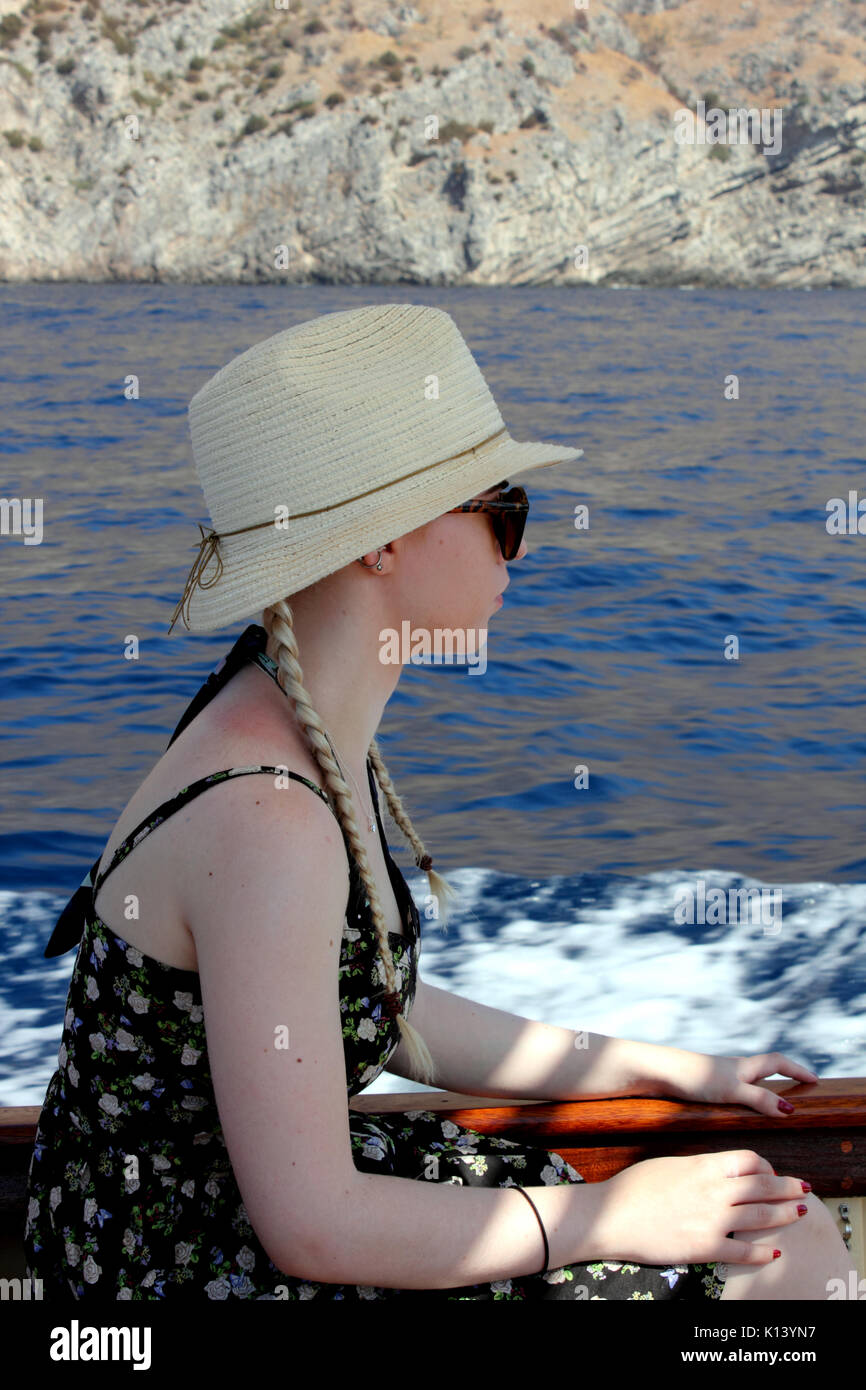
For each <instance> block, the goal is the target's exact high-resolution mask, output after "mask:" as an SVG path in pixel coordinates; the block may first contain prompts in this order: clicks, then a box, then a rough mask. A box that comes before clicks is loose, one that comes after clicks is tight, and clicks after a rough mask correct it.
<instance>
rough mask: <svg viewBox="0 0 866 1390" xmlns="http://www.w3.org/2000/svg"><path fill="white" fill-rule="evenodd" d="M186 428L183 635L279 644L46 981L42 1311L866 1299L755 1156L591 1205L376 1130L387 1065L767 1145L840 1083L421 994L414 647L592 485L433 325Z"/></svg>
mask: <svg viewBox="0 0 866 1390" xmlns="http://www.w3.org/2000/svg"><path fill="white" fill-rule="evenodd" d="M190 427H191V434H192V444H193V453H194V457H195V462H196V468H197V470H198V474H199V478H200V480H201V482H202V486H203V489H204V493H205V498H206V501H207V503H208V508H209V511H210V514H211V518H212V521H213V524H214V527H215V528H216V529H215V530H212V531H211V532H210V533H209V534H207V535H205V533H204V531H203V532H202V543H201V549H200V553H199V556H198V558H197V559H196V561H195V563H194V565H193V567H192V571H191V573H190V577H189V580H188V582H187V588H186V592H185V594H184V597H183V599H182V600H181V602H180V603H179V605H178V608H177V610H176V612H175V621H176V619H177V618H178V616H180V615H181V614H182V615H183V619H184V623H185V625H186V626H187V627H188V628H189V630H191V631H198V632H207V631H212V630H213V629H215V628H218V627H221V626H225V625H227V624H229V623H233V622H236V621H239V620H240V619H242V618H244V617H250V616H252V615H260V616H261V623H260V624H259V623H252V624H249V625H248V626H247V628H246V631H245V632H244V633H243V635H242V637H241V638H239V639H238V641H237V642H236V643H235V646H234V647H233V648H232V650H231V652H230V653H229V655H228V657H227V659H226V660H225V662H224V663H223V664H222V665H221V667H220V668H218V670H217V671H216V672H214V673H213V674H212V675H211V676H210V677H209V679H208V681H207V682H206V684H205V686H204V687H203V688H202V690H201V691H200V692H199V694H198V695H197V696H196V698H195V699H194V700H193V702H192V704H191V705H190V707H189V708H188V709H187V711H186V713H185V714H184V716H183V718H182V719H181V721H180V724H179V725H178V727H177V729H176V730H175V734H174V736H173V738H172V740H171V742H170V744H169V747H168V749H167V751H166V753H165V754H164V755H163V756H162V758H161V759H160V760H159V762H158V763H157V764H156V765H155V767H154V768H153V769H152V771H151V772H150V773H149V775H148V776H147V777H146V778H145V780H144V782H143V783H142V785H141V787H140V788H139V789H138V791H136V793H135V794H134V796H133V797H132V799H131V801H130V802H129V804H128V805H127V806H126V808H125V809H124V811H123V813H122V814H121V816H120V819H119V820H118V822H117V824H116V826H115V828H114V831H113V832H112V835H111V837H110V839H109V841H108V844H107V846H106V849H105V852H104V853H103V855H102V856H101V859H100V861H99V863H98V864H97V865H94V869H93V870H92V871H91V875H90V877H89V878H88V879H87V880H86V881H85V883H84V884H83V885H82V888H81V889H80V890H79V892H78V893H77V894H76V895H75V897H74V898H73V900H72V902H71V903H70V904H69V907H68V908H67V909H66V911H65V912H64V914H63V915H62V917H61V919H60V921H59V922H58V926H57V928H56V929H55V935H54V937H53V938H52V942H51V943H49V947H48V950H47V951H46V954H57V953H58V952H60V951H62V950H65V949H68V948H69V947H71V946H72V945H75V944H78V956H77V960H76V965H75V970H74V973H73V976H72V981H71V984H70V990H69V999H68V1006H67V1011H66V1016H65V1020H64V1029H63V1039H62V1043H61V1047H60V1052H59V1056H58V1069H57V1071H56V1072H55V1073H54V1075H53V1077H52V1079H51V1082H50V1084H49V1088H48V1092H47V1094H46V1098H45V1103H44V1106H43V1109H42V1115H41V1120H40V1125H39V1131H38V1135H37V1140H36V1144H35V1147H34V1152H33V1158H32V1162H31V1167H30V1178H29V1197H30V1200H29V1210H28V1219H27V1229H26V1233H25V1240H26V1245H27V1252H28V1266H29V1267H28V1274H29V1275H30V1276H31V1277H34V1278H40V1279H42V1280H43V1283H44V1290H45V1297H46V1298H48V1299H52V1298H58V1299H59V1298H64V1297H65V1298H74V1299H89V1298H104V1299H110V1300H115V1299H157V1298H179V1297H184V1296H185V1297H187V1298H190V1299H193V1300H194V1299H196V1298H198V1299H225V1298H239V1299H279V1298H290V1299H304V1298H313V1297H316V1298H320V1299H323V1298H324V1299H343V1298H348V1299H367V1298H390V1297H394V1296H400V1297H406V1296H408V1295H410V1294H416V1295H419V1296H423V1297H427V1298H435V1297H439V1298H447V1299H496V1298H511V1299H531V1298H572V1299H583V1298H590V1299H607V1300H609V1299H635V1298H643V1299H648V1298H651V1299H674V1298H688V1299H704V1298H710V1299H712V1298H718V1297H723V1298H740V1299H763V1298H773V1299H787V1298H792V1299H796V1298H809V1299H820V1298H824V1297H826V1281H827V1280H828V1279H829V1278H832V1277H843V1278H845V1279H846V1280H847V1272H848V1269H849V1267H850V1261H849V1258H848V1255H847V1251H846V1249H845V1246H844V1244H843V1242H842V1239H841V1236H840V1235H839V1234H838V1232H837V1231H836V1228H835V1225H834V1223H833V1221H832V1218H831V1216H830V1214H829V1213H828V1211H827V1210H826V1208H825V1207H824V1205H823V1203H821V1202H820V1201H818V1200H817V1199H816V1198H815V1197H814V1196H813V1195H811V1194H809V1193H806V1192H804V1185H803V1184H802V1183H801V1182H800V1180H799V1179H798V1178H797V1177H795V1176H788V1175H779V1176H777V1175H775V1174H774V1173H773V1171H772V1169H771V1167H770V1164H769V1163H768V1162H767V1161H766V1160H765V1159H764V1158H762V1157H761V1156H760V1155H759V1154H758V1153H755V1152H752V1151H750V1150H742V1151H741V1150H738V1151H734V1152H727V1153H711V1154H702V1155H698V1156H696V1157H691V1158H664V1159H654V1160H651V1161H649V1162H645V1163H640V1164H637V1165H635V1166H633V1167H631V1168H629V1169H627V1170H626V1171H625V1172H622V1173H620V1174H618V1175H617V1176H616V1177H614V1178H611V1179H610V1180H608V1181H607V1182H603V1183H593V1184H590V1183H585V1182H584V1181H583V1179H582V1178H581V1176H580V1174H578V1173H577V1172H576V1171H575V1170H574V1169H573V1168H572V1167H570V1166H569V1164H567V1163H566V1162H564V1160H563V1159H562V1157H561V1156H560V1155H559V1154H557V1153H552V1152H548V1151H546V1150H542V1149H532V1148H529V1147H526V1146H520V1145H517V1144H515V1143H513V1142H508V1141H506V1140H501V1139H500V1140H497V1139H495V1138H485V1137H483V1136H482V1135H480V1134H478V1133H476V1132H474V1131H472V1130H469V1129H466V1128H463V1127H461V1126H459V1125H456V1124H454V1123H453V1122H452V1121H451V1120H449V1119H448V1118H443V1117H441V1116H439V1115H436V1114H434V1113H432V1112H430V1111H425V1110H424V1109H423V1108H419V1109H418V1110H417V1111H411V1112H409V1113H408V1114H406V1115H397V1116H389V1115H386V1114H381V1115H374V1116H372V1117H371V1116H369V1115H368V1116H362V1115H360V1114H357V1113H355V1112H351V1111H350V1110H349V1108H348V1104H347V1100H348V1097H350V1096H352V1095H356V1094H357V1093H358V1092H359V1091H361V1090H363V1088H364V1087H366V1086H367V1085H369V1083H370V1082H371V1081H372V1080H373V1079H374V1078H375V1077H376V1076H377V1075H379V1073H380V1072H381V1070H382V1069H383V1068H384V1067H387V1068H388V1069H389V1070H390V1071H392V1072H394V1073H396V1074H397V1075H398V1076H404V1077H408V1078H413V1079H416V1080H420V1081H422V1082H426V1083H432V1084H434V1085H437V1086H441V1087H444V1088H446V1089H454V1090H459V1091H462V1092H464V1093H466V1094H484V1095H488V1096H501V1097H509V1096H522V1097H526V1096H534V1097H538V1098H542V1099H547V1098H551V1099H572V1098H581V1097H590V1096H596V1097H598V1096H617V1095H670V1096H676V1097H691V1098H694V1099H697V1100H703V1101H723V1102H724V1101H729V1102H736V1103H739V1104H746V1105H750V1106H752V1107H753V1108H754V1109H756V1110H759V1111H761V1112H762V1113H766V1114H777V1113H778V1112H777V1111H776V1110H775V1107H776V1100H777V1098H776V1097H775V1096H774V1094H773V1093H772V1092H770V1091H768V1090H767V1089H766V1088H765V1087H761V1086H760V1085H757V1084H754V1083H756V1082H758V1081H759V1080H760V1079H761V1078H765V1077H767V1076H769V1075H772V1074H773V1073H774V1072H776V1071H780V1072H782V1073H783V1074H785V1075H789V1076H791V1077H793V1078H796V1079H798V1080H804V1081H805V1080H809V1079H813V1078H812V1074H811V1073H810V1072H808V1070H807V1069H806V1068H805V1067H803V1066H800V1065H799V1064H798V1063H796V1062H793V1061H790V1060H789V1059H788V1058H786V1057H784V1056H781V1055H780V1054H778V1053H772V1054H770V1055H766V1056H756V1057H748V1058H730V1057H709V1056H705V1055H703V1054H698V1053H690V1052H685V1051H681V1050H680V1049H677V1048H666V1047H656V1046H653V1045H648V1044H641V1043H637V1042H629V1041H622V1040H617V1039H613V1038H607V1037H603V1036H600V1035H597V1034H590V1035H589V1043H590V1046H589V1047H588V1048H585V1049H584V1048H582V1047H581V1048H578V1047H576V1046H575V1042H576V1034H575V1033H574V1032H572V1031H571V1030H569V1029H565V1028H557V1027H551V1026H549V1025H546V1024H544V1023H535V1022H531V1021H529V1020H526V1019H523V1018H519V1017H516V1016H514V1015H511V1014H507V1013H503V1012H501V1011H500V1010H497V1009H492V1008H488V1007H486V1006H484V1005H482V1004H477V1003H474V1002H472V1001H469V1000H466V999H462V998H459V997H457V996H454V995H452V994H449V993H448V992H446V991H443V990H440V989H434V988H432V987H430V986H428V985H426V984H425V983H424V981H423V980H422V979H421V977H420V974H419V971H418V962H419V953H420V946H421V932H420V918H419V914H418V911H417V909H416V908H415V905H414V903H413V901H412V898H411V895H410V893H409V891H408V888H407V885H406V881H405V879H404V878H403V875H402V874H401V873H400V871H399V869H398V867H397V865H396V864H395V863H394V861H393V859H392V858H391V856H390V853H389V851H388V847H387V844H386V843H385V837H384V832H383V828H382V821H381V818H380V810H379V790H381V792H382V793H383V795H384V797H385V799H386V801H387V804H388V807H389V810H390V812H391V815H392V817H393V819H394V821H395V823H396V824H397V825H398V826H399V828H400V829H401V831H402V832H403V833H404V835H405V836H406V839H407V841H408V842H409V844H410V845H411V846H412V849H413V851H414V853H415V857H416V862H417V863H418V865H419V867H421V868H424V869H426V871H427V872H428V875H429V881H430V887H431V893H432V895H433V899H434V901H435V902H436V903H438V906H439V918H440V922H441V921H444V920H445V916H446V907H447V902H446V900H447V897H448V892H449V890H448V886H447V884H445V882H444V881H443V880H442V879H441V878H440V877H439V875H438V874H437V873H435V871H434V870H433V868H432V860H431V858H430V856H429V854H428V853H427V851H426V848H425V846H424V844H423V843H422V841H421V839H420V837H419V835H418V833H417V831H416V830H415V828H414V827H413V825H412V822H411V820H410V818H409V814H408V812H407V810H406V807H405V805H404V804H403V802H402V801H401V800H400V797H399V796H398V794H397V791H396V789H395V787H394V785H393V783H392V781H391V778H390V777H389V775H388V772H387V769H386V768H385V765H384V763H383V761H382V757H381V753H380V751H379V749H378V747H377V744H376V739H375V735H376V730H377V728H378V726H379V723H380V721H381V719H382V714H383V711H384V709H385V706H386V705H387V702H388V699H389V697H390V695H391V694H392V692H393V690H394V688H395V687H396V684H397V681H398V680H399V677H400V673H401V669H402V658H400V659H395V658H394V657H393V654H392V655H390V656H389V655H388V653H389V652H391V651H392V649H391V648H389V647H388V644H387V637H388V634H389V633H396V634H398V635H399V634H401V632H402V631H403V624H404V623H405V622H407V621H408V624H409V628H410V630H411V631H412V632H413V633H415V632H418V631H419V630H420V631H421V632H425V633H428V634H433V633H435V632H436V630H437V629H442V628H450V629H456V630H463V631H464V632H465V633H466V634H467V635H468V634H481V635H482V636H481V640H483V635H484V634H486V628H487V624H488V623H489V622H490V621H491V620H492V619H493V616H494V614H495V613H496V611H497V609H498V607H499V605H500V595H501V593H502V591H503V590H504V588H505V587H506V586H507V584H508V582H509V576H508V570H507V566H508V564H509V563H510V562H513V561H515V560H517V559H520V558H521V557H522V556H523V555H524V554H525V545H524V543H523V541H522V531H523V525H524V522H525V518H526V512H527V510H528V502H527V499H526V495H525V493H524V492H523V490H522V489H520V488H513V489H511V490H510V491H509V492H507V493H504V494H503V489H504V488H505V487H506V483H507V479H506V481H503V482H500V483H495V482H492V481H491V480H494V479H497V478H501V477H502V475H506V474H507V475H508V477H511V476H512V475H513V474H514V473H516V472H526V471H527V470H530V469H533V468H537V467H541V466H544V465H548V464H552V463H556V462H560V461H563V460H565V459H574V458H577V457H579V456H580V454H581V452H582V451H581V450H575V449H567V448H564V447H560V446H554V445H544V444H536V443H517V442H515V441H514V440H512V439H511V438H510V437H509V435H508V433H507V431H506V429H505V427H504V426H503V424H502V417H501V415H500V414H499V411H498V409H497V407H496V404H495V401H494V400H493V397H492V395H491V394H490V392H489V390H488V388H487V385H486V383H485V381H484V378H483V377H482V375H481V372H480V371H479V369H478V367H477V365H476V363H475V361H474V359H473V358H472V356H471V354H470V352H469V349H468V348H467V346H466V344H465V342H464V340H463V338H462V337H461V335H460V333H459V331H458V330H457V328H456V325H455V324H454V323H453V321H452V319H451V318H450V317H449V315H448V314H446V313H443V312H442V311H441V310H438V309H432V308H427V307H424V306H418V305H412V304H389V305H384V306H375V307H366V308H362V309H358V310H353V311H348V312H345V313H337V314H329V315H325V316H324V317H322V318H318V319H313V320H311V321H309V322H306V323H302V324H300V325H299V326H297V327H295V328H292V329H289V330H287V331H286V332H283V333H278V334H276V335H275V336H274V337H272V338H269V339H267V340H265V341H264V342H262V343H259V344H256V345H255V346H254V347H252V348H250V349H249V350H248V351H247V352H245V353H242V354H241V355H240V356H239V357H236V358H235V359H233V360H232V361H231V362H229V363H228V365H227V366H225V367H224V368H223V369H222V370H221V371H220V372H218V373H217V374H216V376H214V377H213V378H211V380H210V381H209V382H207V383H206V384H205V386H204V387H203V388H202V389H201V390H200V391H199V392H198V394H197V395H196V396H195V397H194V398H193V400H192V402H191V404H190ZM467 499H468V500H467ZM289 598H290V599H291V603H290V602H289ZM173 625H174V622H173V623H172V626H173ZM470 642H471V638H470V637H468V636H467V644H468V645H469V643H470ZM205 792H209V793H210V794H209V795H204V793H205ZM168 820H170V826H169V828H168V830H166V829H163V828H162V827H163V823H164V822H166V821H168ZM79 938H80V940H79ZM419 1105H421V1106H422V1105H423V1097H421V1098H419ZM720 1261H724V1262H726V1265H727V1278H725V1273H726V1271H725V1268H724V1266H722V1265H720V1264H719V1262H720Z"/></svg>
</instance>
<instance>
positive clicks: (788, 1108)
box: [779, 1100, 794, 1115]
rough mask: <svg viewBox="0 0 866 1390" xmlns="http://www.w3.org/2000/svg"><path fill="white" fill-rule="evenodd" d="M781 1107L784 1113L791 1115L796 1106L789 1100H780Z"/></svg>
mask: <svg viewBox="0 0 866 1390" xmlns="http://www.w3.org/2000/svg"><path fill="white" fill-rule="evenodd" d="M779 1109H780V1110H781V1112H782V1114H783V1115H790V1114H791V1113H792V1111H793V1109H794V1107H793V1105H792V1104H791V1102H790V1101H789V1100H780V1101H779Z"/></svg>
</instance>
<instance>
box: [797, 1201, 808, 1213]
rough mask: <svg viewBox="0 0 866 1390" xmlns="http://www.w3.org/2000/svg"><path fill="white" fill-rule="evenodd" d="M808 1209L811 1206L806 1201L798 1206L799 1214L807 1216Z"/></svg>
mask: <svg viewBox="0 0 866 1390" xmlns="http://www.w3.org/2000/svg"><path fill="white" fill-rule="evenodd" d="M808 1210H809V1208H808V1207H807V1206H806V1203H805V1202H801V1203H800V1205H799V1206H798V1208H797V1214H798V1215H799V1216H805V1215H806V1212H807V1211H808Z"/></svg>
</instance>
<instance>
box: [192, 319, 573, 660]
mask: <svg viewBox="0 0 866 1390" xmlns="http://www.w3.org/2000/svg"><path fill="white" fill-rule="evenodd" d="M189 424H190V436H191V441H192V452H193V458H194V462H195V469H196V473H197V475H198V479H199V482H200V483H201V487H202V491H203V493H204V497H205V501H206V503H207V508H208V511H209V513H210V517H211V523H212V525H211V528H208V529H207V530H206V529H205V528H204V527H202V526H201V523H199V530H200V531H201V542H200V547H199V554H198V555H197V556H196V558H195V560H194V562H193V565H192V569H191V570H190V573H189V577H188V579H187V583H186V588H185V591H184V594H183V597H182V598H181V599H180V601H179V603H178V604H177V607H176V608H175V611H174V614H173V617H172V622H171V627H169V632H170V631H171V629H172V627H174V624H175V622H177V620H178V618H179V617H180V618H182V620H183V623H184V626H185V627H186V628H187V630H188V631H189V632H212V631H213V630H214V629H215V628H220V627H225V626H227V625H229V624H231V623H234V622H236V621H237V620H238V619H240V618H245V617H249V616H250V615H251V614H254V613H258V612H260V611H261V610H262V609H264V608H266V607H267V606H268V605H269V604H272V603H276V602H277V601H278V600H279V599H281V598H286V597H288V596H289V595H291V594H293V593H297V592H298V590H300V589H303V588H305V587H306V586H307V585H308V584H313V583H314V582H315V581H316V580H317V579H322V578H323V577H324V576H325V575H328V574H332V573H333V572H334V571H335V570H338V569H341V568H342V567H343V566H344V565H346V564H348V563H349V562H350V561H351V560H355V559H359V558H360V557H361V556H362V555H366V554H367V553H368V552H369V551H371V550H376V549H378V548H380V547H382V546H384V545H386V544H387V543H388V542H389V541H391V540H394V539H395V538H397V537H398V536H403V535H406V534H407V532H409V531H413V530H415V529H416V528H417V527H419V526H423V525H424V524H425V523H426V522H428V521H432V520H433V519H434V518H435V517H438V516H441V515H442V514H443V513H444V512H447V511H449V510H450V508H451V507H457V506H459V505H460V504H461V503H462V502H465V501H467V500H468V499H469V498H470V497H473V496H474V495H476V494H477V493H478V492H483V491H485V490H486V489H487V488H489V487H492V486H493V484H494V483H496V482H498V481H499V479H500V478H505V477H507V478H508V479H509V480H511V479H512V478H513V476H514V475H515V474H519V473H524V472H527V471H528V470H530V469H533V468H543V467H546V466H549V465H550V464H553V463H564V462H566V461H568V460H571V459H577V458H580V457H581V455H582V454H583V450H582V449H570V448H565V447H564V446H562V445H557V444H541V443H525V444H521V443H518V442H517V441H516V440H514V439H512V438H511V437H510V435H509V433H508V431H507V429H506V427H505V425H504V424H503V420H502V416H501V415H500V413H499V409H498V407H497V405H496V402H495V400H494V399H493V396H492V394H491V392H490V389H489V387H488V385H487V383H486V381H485V380H484V377H483V376H482V374H481V371H480V369H479V367H478V365H477V363H476V361H475V359H474V357H473V356H472V353H471V352H470V351H469V348H468V347H467V345H466V343H465V341H464V339H463V336H462V334H461V333H460V331H459V329H458V328H457V325H456V324H455V323H454V320H453V319H452V318H451V316H450V314H447V313H445V312H444V310H442V309H434V308H430V307H429V306H427V305H422V304H380V305H370V306H367V307H364V308H361V309H349V310H345V311H342V312H340V313H334V314H324V315H322V316H321V317H319V318H314V319H308V320H307V321H306V322H304V323H299V324H297V325H296V326H295V327H294V328H288V329H286V330H285V331H284V332H281V333H275V334H274V335H273V337H270V338H266V339H265V340H264V341H263V342H260V343H256V344H254V346H253V347H251V348H248V349H247V351H246V352H242V353H241V354H240V355H239V356H238V357H234V358H232V360H231V361H230V362H228V363H227V364H226V365H225V366H224V367H222V368H221V369H220V370H219V371H218V372H217V373H216V374H215V375H214V376H212V377H211V378H210V380H208V381H206V382H205V384H204V386H202V388H201V389H200V390H199V391H198V392H197V393H196V395H195V396H193V398H192V400H191V401H190V405H189Z"/></svg>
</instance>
